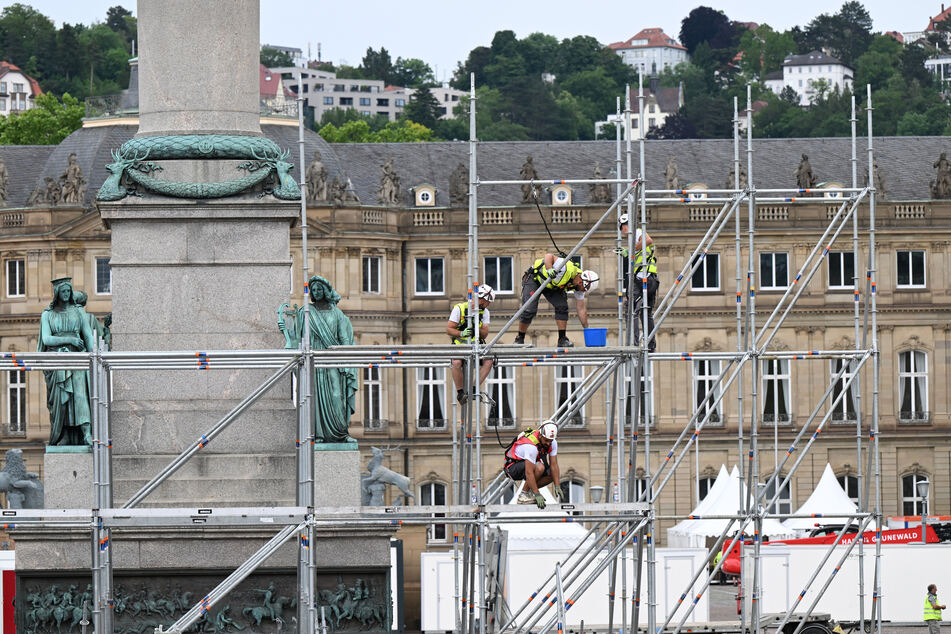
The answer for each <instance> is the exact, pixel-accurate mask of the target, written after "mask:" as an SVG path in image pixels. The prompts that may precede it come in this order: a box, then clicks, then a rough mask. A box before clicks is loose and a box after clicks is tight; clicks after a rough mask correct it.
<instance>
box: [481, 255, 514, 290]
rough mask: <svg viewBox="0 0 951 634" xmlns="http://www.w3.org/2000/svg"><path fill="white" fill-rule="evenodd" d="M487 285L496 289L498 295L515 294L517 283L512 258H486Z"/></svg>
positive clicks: (484, 261) (505, 256) (484, 262)
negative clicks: (513, 272) (513, 273)
mask: <svg viewBox="0 0 951 634" xmlns="http://www.w3.org/2000/svg"><path fill="white" fill-rule="evenodd" d="M483 264H484V266H485V268H484V271H485V283H486V284H488V285H489V286H491V287H492V288H494V289H495V292H496V293H502V294H508V293H514V292H515V282H514V278H513V275H512V256H510V255H500V256H492V257H487V258H484V260H483Z"/></svg>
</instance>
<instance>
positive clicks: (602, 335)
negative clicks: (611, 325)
mask: <svg viewBox="0 0 951 634" xmlns="http://www.w3.org/2000/svg"><path fill="white" fill-rule="evenodd" d="M607 343H608V329H607V328H585V329H584V345H585V346H587V347H588V348H597V347H604V346H606V345H607Z"/></svg>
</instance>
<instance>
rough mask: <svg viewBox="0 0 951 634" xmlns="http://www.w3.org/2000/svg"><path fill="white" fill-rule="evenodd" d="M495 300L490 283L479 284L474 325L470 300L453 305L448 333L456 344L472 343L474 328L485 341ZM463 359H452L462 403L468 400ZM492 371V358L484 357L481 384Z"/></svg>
mask: <svg viewBox="0 0 951 634" xmlns="http://www.w3.org/2000/svg"><path fill="white" fill-rule="evenodd" d="M493 301H495V291H494V290H493V289H492V287H491V286H489V285H488V284H482V285H480V286H479V310H478V313H477V314H476V319H475V320H474V322H473V326H474V329H473V326H470V325H469V320H468V319H467V313H468V311H469V302H459V303H458V304H455V305H454V306H453V307H452V312H451V313H450V314H449V322H448V323H447V324H446V334H447V335H449V338H450V339H451V340H452V343H453V344H456V345H472V341H473V339H474V330H478V331H479V343H485V338H486V337H487V336H488V334H489V304H491V303H492V302H493ZM463 363H464V361H463V359H453V360H452V380H453V382H454V383H455V384H456V400H458V401H459V402H460V403H465V402H466V397H467V395H466V388H465V366H464V365H463ZM491 371H492V358H491V357H486V358H483V359H482V367H481V369H480V370H479V385H480V386H481V385H482V383H483V382H484V381H485V377H487V376H489V372H491Z"/></svg>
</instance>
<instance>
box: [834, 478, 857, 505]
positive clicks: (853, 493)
mask: <svg viewBox="0 0 951 634" xmlns="http://www.w3.org/2000/svg"><path fill="white" fill-rule="evenodd" d="M835 479H836V480H838V481H839V486H841V487H842V490H843V491H845V494H846V495H848V496H849V499H850V500H852V501H853V502H855V503H856V504H858V503H859V479H858V477H856V476H854V475H849V474H843V475H840V476H836V477H835Z"/></svg>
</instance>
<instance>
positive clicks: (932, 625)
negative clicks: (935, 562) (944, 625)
mask: <svg viewBox="0 0 951 634" xmlns="http://www.w3.org/2000/svg"><path fill="white" fill-rule="evenodd" d="M946 607H947V606H945V605H939V604H938V586H936V585H935V584H933V583H932V584H929V585H928V594H927V595H926V596H925V618H924V621H925V623H927V624H928V634H940V632H941V610H943V609H945V608H946Z"/></svg>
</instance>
